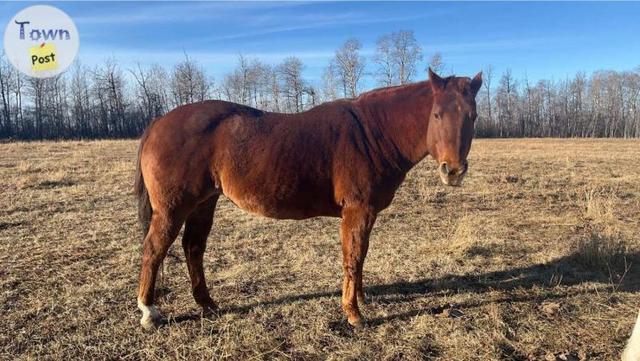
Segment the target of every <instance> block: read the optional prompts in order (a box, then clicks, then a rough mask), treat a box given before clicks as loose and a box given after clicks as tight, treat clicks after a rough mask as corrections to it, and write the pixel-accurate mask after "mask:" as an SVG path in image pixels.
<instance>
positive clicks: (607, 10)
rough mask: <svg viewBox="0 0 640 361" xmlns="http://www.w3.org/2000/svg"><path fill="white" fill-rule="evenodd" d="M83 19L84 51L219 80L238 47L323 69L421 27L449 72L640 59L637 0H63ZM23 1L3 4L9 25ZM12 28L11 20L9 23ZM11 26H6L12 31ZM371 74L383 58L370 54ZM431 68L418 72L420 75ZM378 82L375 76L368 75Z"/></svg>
mask: <svg viewBox="0 0 640 361" xmlns="http://www.w3.org/2000/svg"><path fill="white" fill-rule="evenodd" d="M48 4H52V5H54V6H57V7H58V8H60V9H62V10H64V11H65V12H67V14H69V15H70V16H71V17H72V18H73V19H74V20H75V22H76V25H77V27H78V30H79V32H80V39H81V40H80V41H81V43H80V55H79V56H80V59H81V61H82V62H83V63H84V64H88V65H94V64H98V63H101V62H104V60H105V59H106V58H108V57H115V58H116V59H117V60H118V62H119V63H120V64H121V65H122V67H123V68H127V67H132V66H133V65H134V64H135V63H136V62H140V63H141V64H143V65H144V64H152V63H159V64H161V65H165V66H170V65H172V64H174V63H175V62H177V61H179V60H181V59H183V57H184V53H183V52H187V53H188V54H189V55H190V56H191V57H192V58H194V59H196V60H197V61H198V62H199V63H200V64H201V65H203V66H204V67H205V68H206V69H207V71H208V73H209V74H212V75H213V76H214V78H215V79H216V80H219V79H221V77H222V76H223V75H224V74H225V73H226V72H228V71H230V70H231V69H232V68H233V67H234V66H235V62H236V59H237V55H238V54H239V53H242V54H244V55H246V56H249V57H259V58H261V59H262V60H264V61H266V62H269V63H276V62H279V61H280V60H282V59H283V58H285V57H286V56H289V55H295V56H298V57H299V58H300V59H302V61H303V62H304V64H305V65H306V68H305V76H306V77H307V78H308V79H310V80H311V81H315V82H319V79H320V76H321V73H322V69H323V68H324V67H325V66H326V65H327V63H328V62H329V60H330V58H331V57H332V56H333V54H334V51H335V49H336V48H338V47H339V46H340V45H341V44H342V43H343V42H344V41H345V40H346V39H348V38H350V37H356V38H358V39H359V40H360V41H361V42H362V44H363V55H365V56H367V57H370V56H371V55H372V54H373V53H374V49H375V42H376V39H377V38H378V37H379V36H380V35H383V34H386V33H389V32H392V31H396V30H413V31H414V32H415V36H416V38H417V40H418V41H419V42H420V44H421V45H422V47H423V49H424V53H425V60H424V62H423V64H421V66H420V69H424V68H425V66H426V64H427V59H428V58H429V57H430V56H431V54H433V53H434V52H435V51H440V52H441V53H442V55H443V60H444V62H445V64H446V65H447V66H448V70H449V71H453V72H455V73H456V74H460V75H473V74H475V73H476V72H477V71H478V70H480V69H482V68H484V67H486V66H487V65H489V64H491V65H492V66H493V67H494V72H495V73H496V74H497V75H496V76H498V75H499V74H500V73H501V72H502V71H504V70H505V69H507V68H510V69H511V70H512V72H513V74H514V75H515V76H516V77H517V78H523V77H524V76H525V75H526V76H528V78H529V79H531V80H532V81H535V80H538V79H542V78H544V79H556V80H558V79H564V78H566V77H571V76H573V75H574V74H575V73H576V72H578V71H585V72H587V73H588V74H589V73H591V72H593V71H595V70H598V69H613V70H631V69H634V68H635V67H637V66H639V65H640V38H639V37H638V35H639V34H640V20H639V19H640V3H629V2H617V3H611V2H607V3H603V2H587V3H579V2H563V3H551V2H519V3H513V2H489V3H487V2H447V3H442V2H311V3H309V2H258V3H254V2H240V3H238V2H235V3H232V2H218V3H214V2H180V3H176V2H158V3H153V2H98V3H96V2H54V3H48ZM28 5H29V3H24V2H8V3H7V2H4V3H2V4H1V5H0V23H1V24H6V23H7V22H8V20H9V19H10V18H11V17H12V16H13V15H14V14H15V13H16V12H17V11H19V10H20V9H22V8H24V7H26V6H28ZM3 26H4V25H3ZM3 32H4V29H3ZM368 70H369V71H373V70H374V64H372V62H371V61H370V60H369V68H368ZM424 77H426V75H425V74H424V73H423V72H420V74H419V78H424ZM369 85H370V86H372V85H373V83H370V84H369Z"/></svg>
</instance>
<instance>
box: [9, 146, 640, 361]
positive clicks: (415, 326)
mask: <svg viewBox="0 0 640 361" xmlns="http://www.w3.org/2000/svg"><path fill="white" fill-rule="evenodd" d="M135 149H136V143H135V142H134V141H101V142H46V143H16V144H2V145H0V205H1V207H0V290H1V296H0V325H1V326H0V330H1V331H0V359H16V358H19V359H36V358H37V359H64V358H68V359H76V358H82V359H96V358H98V359H114V358H124V359H159V358H165V357H166V358H170V359H194V358H195V359H211V358H213V359H223V358H224V359H254V360H260V359H331V360H335V359H381V360H396V359H411V360H413V359H437V360H505V359H506V360H522V359H525V360H526V359H533V360H538V359H542V360H553V359H556V358H557V359H561V357H564V358H565V359H593V360H612V359H616V358H617V357H618V355H619V352H620V351H621V349H622V347H623V344H624V341H625V338H626V336H627V334H628V332H629V331H630V329H631V326H632V323H633V321H634V318H635V315H636V313H637V310H638V307H639V306H640V297H638V296H637V295H636V292H637V290H638V289H639V288H640V277H638V276H640V257H638V254H637V252H638V246H639V245H640V239H639V237H640V236H639V234H640V224H639V213H640V162H639V160H640V142H638V141H623V140H611V141H609V140H479V141H476V142H475V143H474V147H473V149H472V154H471V156H470V164H471V170H470V174H469V176H468V178H467V180H466V184H465V186H464V187H462V188H447V187H444V186H441V185H440V184H439V183H438V180H437V176H436V174H435V172H434V165H433V162H432V161H431V160H428V161H425V162H423V163H422V164H420V165H419V166H418V167H417V168H416V169H415V170H413V171H412V172H411V173H410V174H409V175H408V177H407V181H406V183H405V184H404V185H403V186H402V188H401V189H400V190H399V192H398V194H397V197H396V199H395V201H394V203H393V204H392V205H391V207H390V208H389V209H387V210H386V211H385V212H384V213H382V214H381V216H380V217H379V220H378V222H377V224H376V227H375V228H374V231H373V235H372V240H371V249H370V251H369V257H368V259H367V262H366V264H365V283H366V290H367V293H368V295H369V296H370V300H371V302H370V304H368V305H367V306H366V307H365V309H364V313H365V316H366V317H367V318H368V321H369V324H368V327H367V328H366V329H365V330H364V331H363V332H358V333H353V332H352V331H351V330H350V329H349V328H348V327H347V326H346V323H345V321H344V318H343V315H342V312H341V310H340V306H339V303H340V302H339V296H338V295H339V293H338V290H339V287H340V282H341V266H340V245H339V239H338V225H339V220H337V219H330V218H319V219H312V220H307V221H299V222H296V221H274V220H269V219H264V218H258V217H254V216H251V215H249V214H247V213H245V212H243V211H241V210H238V209H237V208H235V207H234V206H233V205H232V204H231V203H230V202H228V201H226V200H223V201H222V202H220V204H219V208H218V211H217V214H216V216H217V218H216V221H215V225H214V230H213V232H212V234H211V236H210V240H209V248H208V250H207V253H206V262H205V264H206V273H207V276H208V283H209V285H210V288H211V292H212V295H213V297H214V298H215V299H216V300H217V301H218V302H219V304H220V305H221V307H222V309H223V312H222V314H221V316H220V317H217V318H210V319H207V318H204V319H203V318H201V317H200V316H199V314H198V309H197V307H196V305H195V303H194V301H193V300H192V299H191V296H190V292H189V281H188V278H187V271H186V266H185V264H184V256H183V255H182V252H181V247H180V245H179V241H178V242H176V244H174V246H173V248H172V250H171V256H170V257H168V259H167V261H166V262H165V263H166V267H165V268H166V271H165V278H164V284H163V285H162V289H163V292H162V294H163V295H162V296H161V297H160V299H159V306H160V309H161V310H162V311H163V313H164V315H165V316H168V317H169V318H170V324H169V325H168V326H165V327H162V328H161V329H159V330H158V331H156V332H154V333H151V334H148V333H143V332H142V331H141V329H140V327H139V325H138V319H139V316H140V315H139V314H138V312H137V310H136V302H135V294H136V287H137V275H138V267H139V263H140V231H139V228H138V225H137V224H136V216H135V214H136V211H135V207H134V200H133V198H132V196H131V188H132V186H131V183H132V176H133V164H134V162H133V158H134V154H135Z"/></svg>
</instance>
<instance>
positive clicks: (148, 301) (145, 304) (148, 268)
mask: <svg viewBox="0 0 640 361" xmlns="http://www.w3.org/2000/svg"><path fill="white" fill-rule="evenodd" d="M183 220H184V218H182V217H181V216H179V215H178V214H176V213H175V212H167V211H164V210H162V209H158V210H156V209H154V210H153V215H152V217H151V225H150V227H149V231H148V233H147V236H146V237H145V239H144V246H143V254H142V269H141V271H140V285H139V288H138V308H139V309H140V311H142V318H141V319H140V324H141V325H142V327H144V328H145V329H151V328H153V327H155V326H158V325H159V324H160V322H161V317H160V313H159V312H158V311H157V309H156V307H155V306H154V305H153V303H154V300H155V295H154V293H155V284H156V277H157V275H158V267H159V266H160V264H161V263H162V260H163V259H164V257H165V256H166V254H167V250H169V247H170V246H171V244H172V243H173V241H174V240H175V239H176V237H177V236H178V232H179V231H180V227H182V223H183Z"/></svg>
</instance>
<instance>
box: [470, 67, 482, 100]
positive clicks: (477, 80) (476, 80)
mask: <svg viewBox="0 0 640 361" xmlns="http://www.w3.org/2000/svg"><path fill="white" fill-rule="evenodd" d="M481 86H482V72H479V73H478V74H476V76H474V77H473V79H471V92H473V96H474V97H475V96H476V95H477V94H478V91H480V87H481Z"/></svg>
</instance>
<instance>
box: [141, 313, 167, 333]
mask: <svg viewBox="0 0 640 361" xmlns="http://www.w3.org/2000/svg"><path fill="white" fill-rule="evenodd" d="M161 324H162V319H154V318H153V317H151V316H148V317H144V316H143V317H142V318H141V319H140V325H141V326H142V328H143V329H144V330H145V331H154V330H155V329H157V328H158V327H160V325H161Z"/></svg>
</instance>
